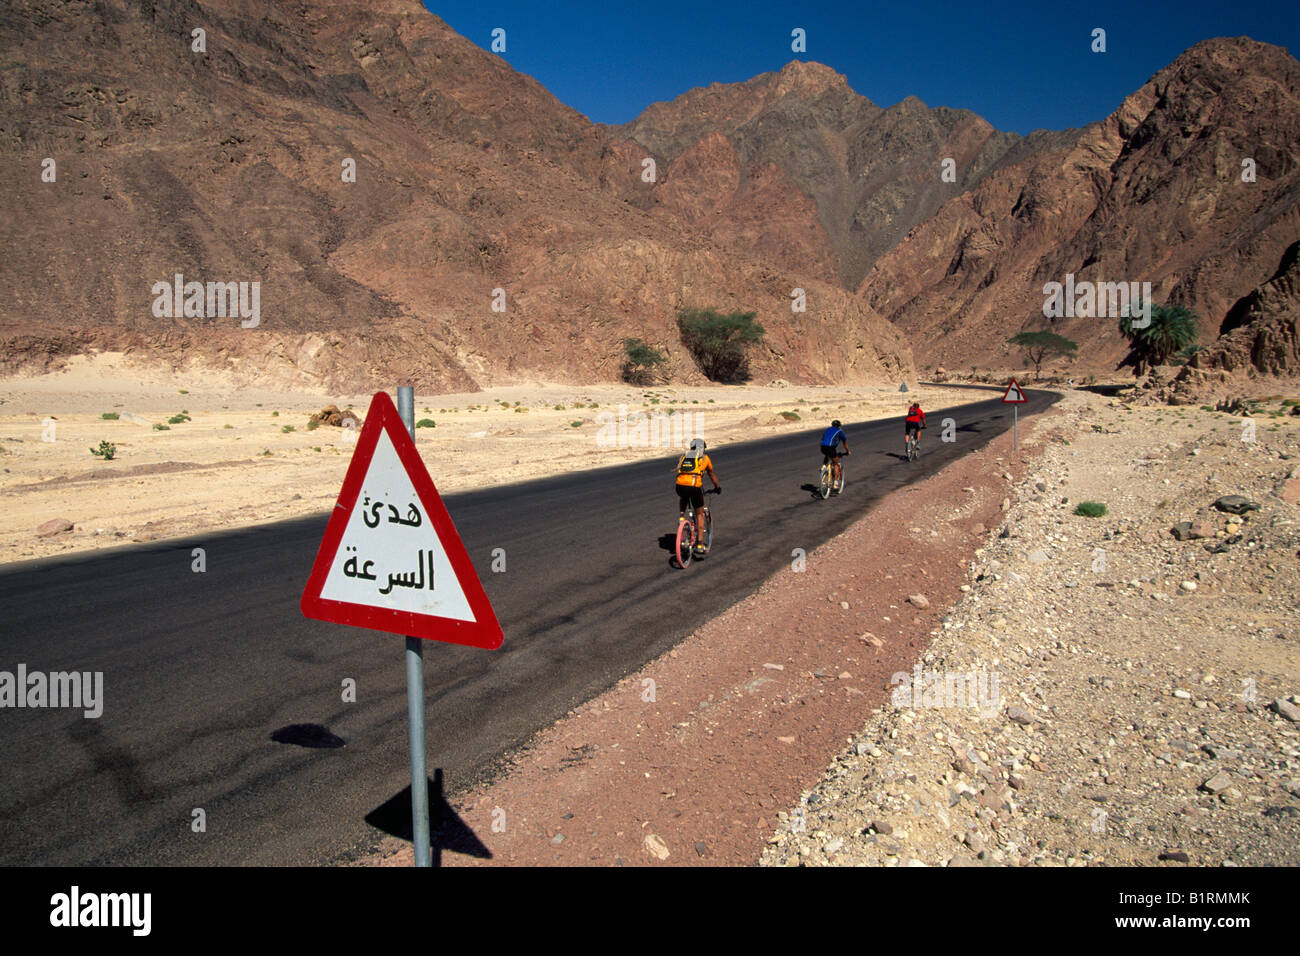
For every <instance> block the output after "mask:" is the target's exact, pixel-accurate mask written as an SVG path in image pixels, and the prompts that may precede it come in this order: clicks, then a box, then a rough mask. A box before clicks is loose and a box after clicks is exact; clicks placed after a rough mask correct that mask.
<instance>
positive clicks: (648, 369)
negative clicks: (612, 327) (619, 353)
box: [623, 339, 668, 385]
mask: <svg viewBox="0 0 1300 956" xmlns="http://www.w3.org/2000/svg"><path fill="white" fill-rule="evenodd" d="M667 361H668V356H667V355H665V354H664V353H663V352H661V351H659V349H657V348H655V347H654V346H653V345H651V344H649V343H648V342H645V341H643V340H642V339H624V340H623V381H625V382H628V383H629V384H631V385H649V384H650V383H651V382H652V381H654V379H655V378H656V376H657V375H658V374H659V373H658V371H657V370H658V369H659V367H660V366H661V365H663V364H664V363H665V362H667Z"/></svg>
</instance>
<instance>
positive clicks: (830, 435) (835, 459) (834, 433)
mask: <svg viewBox="0 0 1300 956" xmlns="http://www.w3.org/2000/svg"><path fill="white" fill-rule="evenodd" d="M839 445H843V446H844V452H843V454H845V455H847V454H848V453H849V440H848V438H847V436H845V434H844V429H843V428H842V427H840V420H839V419H838V418H837V419H835V421H833V422H831V427H830V428H828V429H826V431H824V432H822V464H823V465H824V464H826V463H827V462H830V465H831V473H832V475H833V476H834V481H835V484H834V490H835V491H837V492H838V491H839V490H840V482H841V481H842V480H843V478H844V473H843V472H842V471H841V470H840V455H841V453H840V451H839V450H838V446H839Z"/></svg>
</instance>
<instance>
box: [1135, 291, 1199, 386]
mask: <svg viewBox="0 0 1300 956" xmlns="http://www.w3.org/2000/svg"><path fill="white" fill-rule="evenodd" d="M1196 322H1197V319H1196V316H1195V314H1193V313H1192V311H1191V310H1190V309H1188V308H1187V307H1186V306H1182V305H1157V306H1154V307H1153V308H1152V309H1151V323H1150V324H1149V325H1147V326H1146V327H1145V328H1136V327H1135V326H1134V324H1133V323H1134V318H1133V316H1131V315H1128V314H1125V315H1123V316H1121V317H1120V320H1119V331H1120V334H1122V335H1123V336H1124V337H1125V338H1127V339H1128V341H1129V346H1130V347H1131V348H1132V350H1133V357H1134V359H1135V360H1136V363H1135V364H1136V365H1137V373H1138V374H1139V375H1141V374H1142V373H1143V372H1145V371H1146V370H1147V367H1148V366H1152V365H1166V364H1168V362H1169V360H1170V359H1171V358H1173V357H1174V356H1175V355H1177V354H1178V353H1179V352H1180V351H1182V350H1183V349H1185V348H1187V347H1188V346H1190V345H1193V344H1195V342H1196Z"/></svg>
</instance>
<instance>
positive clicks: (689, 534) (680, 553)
mask: <svg viewBox="0 0 1300 956" xmlns="http://www.w3.org/2000/svg"><path fill="white" fill-rule="evenodd" d="M694 551H695V515H694V513H693V512H691V511H690V510H687V512H686V519H685V520H684V521H679V522H678V523H677V565H678V567H682V568H684V567H686V566H687V565H689V564H690V563H691V557H692V555H693V554H694Z"/></svg>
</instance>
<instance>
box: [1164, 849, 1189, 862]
mask: <svg viewBox="0 0 1300 956" xmlns="http://www.w3.org/2000/svg"><path fill="white" fill-rule="evenodd" d="M1160 859H1162V860H1169V861H1172V862H1174V863H1190V862H1191V858H1190V857H1188V855H1187V854H1186V853H1184V852H1183V851H1182V850H1165V852H1163V853H1161V854H1160Z"/></svg>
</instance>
